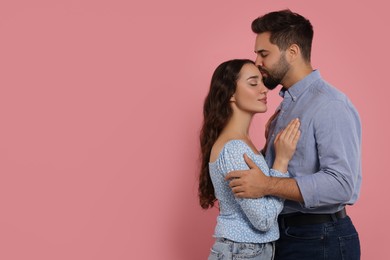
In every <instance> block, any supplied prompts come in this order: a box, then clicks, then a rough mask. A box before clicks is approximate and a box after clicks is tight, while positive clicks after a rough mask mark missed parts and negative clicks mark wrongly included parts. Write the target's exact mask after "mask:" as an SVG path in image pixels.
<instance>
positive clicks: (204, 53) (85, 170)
mask: <svg viewBox="0 0 390 260" xmlns="http://www.w3.org/2000/svg"><path fill="white" fill-rule="evenodd" d="M135 2H136V1H128V0H122V1H121V0H77V1H76V0H57V1H52V0H36V1H30V0H12V1H6V0H1V2H0V123H1V124H0V259H2V260H16V259H17V260H26V259H27V260H30V259H31V260H35V259H37V260H38V259H39V260H53V259H56V260H65V259H66V260H69V259H74V260H84V259H91V260H92V259H93V260H103V259H118V260H122V259H123V260H124V259H145V260H149V259H163V260H183V259H185V260H199V259H206V256H207V255H208V252H209V247H210V246H211V244H212V242H213V238H212V233H213V229H214V224H215V217H216V214H217V211H216V210H210V211H203V210H201V209H200V207H199V206H198V204H197V197H196V194H197V183H196V176H197V170H198V164H197V159H198V133H199V128H200V125H201V115H202V114H201V113H202V103H203V98H204V97H205V95H206V93H207V91H208V84H209V81H210V77H211V73H212V72H213V70H214V68H215V67H216V66H217V65H218V64H219V63H221V62H222V61H225V60H227V59H231V58H255V57H254V54H253V44H254V34H253V33H252V32H251V30H250V23H251V21H252V20H253V19H254V18H256V17H257V16H259V15H262V14H264V13H266V12H268V11H272V10H278V9H282V8H286V7H289V8H291V9H292V10H293V11H297V12H299V13H301V14H303V15H305V16H306V17H308V18H309V19H310V20H311V21H312V23H313V25H314V28H315V40H314V46H313V48H314V49H313V54H312V60H313V65H314V66H315V67H316V68H319V69H320V71H321V74H322V75H323V76H324V78H326V79H327V81H329V82H330V83H332V84H333V85H335V86H337V87H338V88H339V89H340V90H342V91H344V92H345V93H346V94H348V95H349V97H350V98H351V99H352V101H353V102H354V103H355V105H356V106H357V108H358V110H359V112H360V115H361V119H362V123H363V186H362V192H361V197H360V200H359V201H358V203H357V204H355V205H354V206H353V207H349V208H348V212H349V214H350V215H351V216H352V218H353V220H354V222H355V224H356V226H357V228H358V230H359V232H360V238H361V244H362V259H386V258H387V257H388V253H386V252H387V250H385V248H386V246H387V244H388V243H387V242H386V241H388V237H387V235H388V233H389V231H390V230H389V227H388V226H389V225H388V220H389V219H390V215H389V206H388V205H389V203H388V198H389V192H388V191H389V189H388V187H389V183H388V182H389V180H390V177H389V175H390V174H389V172H388V169H387V167H386V166H387V165H385V162H386V161H387V160H389V159H388V155H389V153H388V148H389V145H390V142H389V137H388V133H389V132H390V127H389V123H388V118H389V116H388V115H387V114H388V112H389V111H390V107H389V106H390V105H389V103H390V102H389V101H388V99H389V94H390V91H389V83H388V79H387V78H388V75H389V72H388V67H389V66H388V62H389V52H388V48H389V46H390V42H389V38H388V24H389V23H390V18H389V15H388V11H387V10H388V9H387V8H386V6H385V3H386V1H385V0H382V1H379V0H377V1H368V0H362V1H355V0H345V1H336V0H331V1H329V0H327V1H303V0H300V1H298V0H295V1H287V0H283V1H282V0H280V1H279V0H275V1H261V0H245V1H232V0H230V1H228V0H213V1H191V2H190V1H180V0H166V1H137V2H139V3H137V4H136V3H135ZM269 96H270V97H269V101H270V102H269V104H270V105H269V107H270V108H269V112H267V113H266V114H265V115H259V116H257V117H256V119H255V121H254V124H253V129H252V133H253V137H254V140H255V142H256V144H257V146H258V147H261V146H262V145H263V142H264V139H263V131H264V128H263V125H264V122H265V120H266V119H267V118H268V117H269V116H270V115H271V113H272V111H273V110H274V108H275V107H276V105H277V104H278V103H279V101H280V98H279V97H278V96H277V91H273V92H272V93H270V95H269ZM385 121H386V122H385Z"/></svg>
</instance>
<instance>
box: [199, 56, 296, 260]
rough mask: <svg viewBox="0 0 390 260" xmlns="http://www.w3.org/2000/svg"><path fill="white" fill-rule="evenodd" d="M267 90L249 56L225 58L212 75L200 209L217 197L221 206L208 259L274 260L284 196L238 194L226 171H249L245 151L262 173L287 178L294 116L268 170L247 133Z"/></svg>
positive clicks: (278, 141) (264, 106)
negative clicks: (278, 222)
mask: <svg viewBox="0 0 390 260" xmlns="http://www.w3.org/2000/svg"><path fill="white" fill-rule="evenodd" d="M267 92H268V90H267V88H266V87H265V86H264V84H263V82H262V76H261V73H260V71H259V69H258V68H257V67H256V66H255V65H254V63H253V62H252V61H250V60H230V61H226V62H224V63H222V64H221V65H219V66H218V67H217V69H216V70H215V72H214V74H213V76H212V79H211V85H210V90H209V93H208V95H207V97H206V99H205V102H204V108H203V114H204V122H203V127H202V131H201V135H200V143H201V153H202V155H201V156H202V166H201V172H200V176H199V199H200V205H201V207H202V208H204V209H208V208H211V207H213V206H214V203H215V201H216V200H218V201H219V209H220V213H219V216H218V218H217V225H216V228H215V233H214V237H215V238H216V241H215V243H214V245H213V247H212V249H211V253H210V256H209V260H213V259H233V257H236V258H240V257H242V258H245V259H252V260H260V259H261V260H263V259H272V258H273V255H274V246H273V241H275V240H276V239H278V238H279V233H278V226H277V216H278V214H279V213H280V211H281V210H282V208H283V200H281V199H279V198H276V197H263V198H259V199H240V198H236V197H234V195H233V193H232V191H231V189H230V187H229V183H228V181H226V180H225V176H226V174H227V173H228V172H230V171H234V170H242V169H248V166H247V165H246V163H245V161H244V157H243V156H244V154H246V155H248V156H249V157H250V158H251V159H252V160H253V161H254V162H255V163H256V164H257V165H258V166H259V167H260V169H261V170H262V171H263V172H264V173H265V174H266V175H271V176H275V177H288V176H289V175H288V173H287V166H288V162H289V160H290V159H291V158H292V156H293V154H294V151H295V148H296V145H297V142H298V139H299V135H300V131H299V121H298V119H295V120H293V121H291V122H290V124H289V125H288V126H287V127H286V128H285V129H284V130H283V131H281V132H280V133H279V134H278V135H277V138H276V140H275V143H274V145H275V149H276V159H275V163H274V165H273V167H272V169H271V170H270V169H269V168H268V166H267V164H266V162H265V160H264V157H263V155H262V154H261V153H259V152H258V150H257V149H256V147H255V145H254V144H253V143H252V141H251V139H250V137H249V134H248V133H249V127H250V124H251V121H252V118H253V116H254V115H255V114H256V113H264V112H265V111H266V110H267ZM240 259H241V258H240Z"/></svg>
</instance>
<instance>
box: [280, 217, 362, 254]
mask: <svg viewBox="0 0 390 260" xmlns="http://www.w3.org/2000/svg"><path fill="white" fill-rule="evenodd" d="M279 230H280V239H279V240H277V241H276V250H275V260H297V259H299V260H306V259H307V260H325V259H327V260H358V259H360V242H359V236H358V233H357V231H356V229H355V227H354V225H353V223H352V221H351V219H350V218H349V217H348V216H347V217H345V218H342V219H337V220H336V221H334V222H327V223H323V224H314V225H303V226H296V227H295V226H290V227H289V226H285V225H284V223H279Z"/></svg>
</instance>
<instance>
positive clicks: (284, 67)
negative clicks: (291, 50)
mask: <svg viewBox="0 0 390 260" xmlns="http://www.w3.org/2000/svg"><path fill="white" fill-rule="evenodd" d="M269 38H270V33H268V32H265V33H261V34H258V35H257V37H256V42H255V53H256V55H257V56H256V65H257V66H258V67H259V69H260V72H261V74H262V75H263V82H264V85H265V86H266V87H267V88H268V89H271V90H272V89H274V88H276V86H278V85H279V84H283V79H284V78H285V76H286V74H287V72H288V71H289V69H290V64H289V63H288V62H287V60H286V54H285V52H284V51H280V50H279V47H278V46H277V45H275V44H272V43H271V42H270V40H269Z"/></svg>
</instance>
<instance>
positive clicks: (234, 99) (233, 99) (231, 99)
mask: <svg viewBox="0 0 390 260" xmlns="http://www.w3.org/2000/svg"><path fill="white" fill-rule="evenodd" d="M230 102H236V98H235V97H234V94H233V95H232V96H231V98H230Z"/></svg>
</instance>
